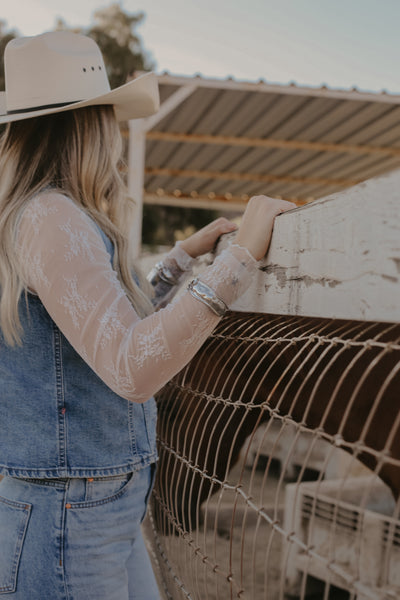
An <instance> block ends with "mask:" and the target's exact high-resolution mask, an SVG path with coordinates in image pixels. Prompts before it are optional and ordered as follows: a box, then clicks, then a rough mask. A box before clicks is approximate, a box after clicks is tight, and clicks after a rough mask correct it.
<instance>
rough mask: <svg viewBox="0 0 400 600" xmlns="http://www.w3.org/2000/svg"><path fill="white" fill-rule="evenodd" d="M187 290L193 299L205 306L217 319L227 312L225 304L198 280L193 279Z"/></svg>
mask: <svg viewBox="0 0 400 600" xmlns="http://www.w3.org/2000/svg"><path fill="white" fill-rule="evenodd" d="M187 289H188V290H189V292H190V293H191V294H192V296H193V297H194V298H196V299H197V300H200V302H203V304H206V305H207V306H208V307H209V308H210V309H211V310H212V311H213V312H214V313H215V314H216V315H218V316H219V317H222V316H223V315H224V314H225V313H226V311H227V310H228V307H227V305H226V304H225V302H224V301H223V300H221V298H219V297H218V296H217V294H216V293H215V292H214V290H213V289H212V288H210V287H209V286H208V285H207V284H206V283H203V282H202V281H200V280H199V279H198V278H196V279H193V280H192V281H191V282H190V283H189V285H188V288H187Z"/></svg>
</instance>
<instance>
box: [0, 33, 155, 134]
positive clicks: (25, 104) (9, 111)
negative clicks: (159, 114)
mask: <svg viewBox="0 0 400 600" xmlns="http://www.w3.org/2000/svg"><path fill="white" fill-rule="evenodd" d="M4 65H5V76H6V91H5V92H1V93H0V124H2V123H8V122H10V121H19V120H21V119H28V118H30V117H40V116H42V115H50V114H54V113H58V112H62V111H66V110H71V109H75V108H81V107H83V106H94V105H99V104H112V105H113V106H114V109H115V114H116V117H117V119H118V121H123V120H128V119H136V118H140V117H148V116H149V115H152V114H154V113H155V112H156V111H157V110H158V108H159V95H158V84H157V78H156V76H155V75H154V73H146V74H145V75H141V76H140V77H138V78H137V79H133V80H132V81H129V82H128V83H126V84H125V85H122V86H120V87H118V88H115V89H114V90H110V84H109V82H108V78H107V73H106V69H105V66H104V62H103V57H102V55H101V52H100V49H99V47H98V46H97V44H96V43H95V42H94V41H93V40H92V39H90V38H88V37H85V36H83V35H78V34H76V33H70V32H68V31H53V32H50V33H43V34H42V35H38V36H35V37H25V38H16V39H14V40H11V41H10V42H9V43H8V44H7V46H6V49H5V52H4Z"/></svg>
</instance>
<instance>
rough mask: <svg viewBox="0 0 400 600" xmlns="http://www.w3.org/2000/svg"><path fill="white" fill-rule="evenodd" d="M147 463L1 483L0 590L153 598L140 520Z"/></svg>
mask: <svg viewBox="0 0 400 600" xmlns="http://www.w3.org/2000/svg"><path fill="white" fill-rule="evenodd" d="M154 470H155V468H154V465H150V466H149V467H145V468H143V469H140V470H138V471H135V472H134V473H129V474H127V475H117V476H114V477H103V478H95V479H34V480H27V479H16V478H14V477H5V478H4V479H3V480H2V481H1V482H0V595H4V596H5V597H7V598H10V599H11V598H13V599H15V600H47V599H50V598H51V600H92V599H93V600H158V599H159V597H160V596H159V593H158V589H157V584H156V581H155V578H154V574H153V571H152V568H151V564H150V560H149V556H148V554H147V551H146V548H145V545H144V542H143V538H142V533H141V527H140V524H141V522H142V520H143V518H144V515H145V512H146V505H147V500H148V497H149V494H150V490H151V486H152V482H153V478H154Z"/></svg>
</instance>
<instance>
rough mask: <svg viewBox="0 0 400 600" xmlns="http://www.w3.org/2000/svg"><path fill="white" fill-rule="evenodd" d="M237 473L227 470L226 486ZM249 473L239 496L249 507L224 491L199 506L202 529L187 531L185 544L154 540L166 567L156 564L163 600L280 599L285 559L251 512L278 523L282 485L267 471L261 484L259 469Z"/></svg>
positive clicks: (274, 536)
mask: <svg viewBox="0 0 400 600" xmlns="http://www.w3.org/2000/svg"><path fill="white" fill-rule="evenodd" d="M239 470H240V466H237V467H236V468H234V469H233V470H232V471H231V473H230V480H231V481H237V480H238V479H239ZM251 473H252V472H251V470H250V469H245V471H244V473H243V477H242V479H243V483H242V489H243V490H244V492H245V495H249V494H251V500H250V502H251V505H250V506H249V505H248V504H247V503H246V501H245V498H244V497H243V496H242V495H241V494H240V493H239V494H238V493H237V492H236V491H233V490H225V491H224V492H223V493H222V494H215V495H214V496H212V497H211V499H210V500H209V501H208V502H206V503H205V505H203V513H204V517H205V518H204V524H203V526H202V527H201V529H200V530H198V531H196V532H193V535H192V540H190V541H191V543H186V544H185V543H183V541H182V538H180V537H172V536H171V537H164V538H162V539H161V540H160V542H161V544H162V546H163V547H164V550H165V553H166V555H167V556H168V560H169V562H170V570H168V568H166V566H165V561H163V564H162V561H159V564H162V566H161V569H162V572H163V575H164V578H165V579H166V581H167V585H168V593H165V595H164V598H166V599H167V598H173V599H174V600H181V599H183V598H191V599H193V600H195V599H196V600H226V599H229V598H241V599H242V600H245V599H247V600H263V599H267V598H268V600H275V599H277V600H278V599H279V598H280V597H282V598H283V595H281V591H282V590H283V586H282V585H281V577H282V572H284V570H283V569H282V565H283V563H284V561H285V556H284V546H283V540H282V535H281V534H280V533H279V532H278V531H276V530H274V528H273V527H272V525H271V524H270V523H268V522H266V520H265V519H264V518H261V517H260V516H259V514H258V513H257V511H256V510H255V507H258V508H261V507H263V510H264V512H265V513H266V514H267V515H268V517H269V518H270V519H271V520H273V521H274V522H275V523H276V524H279V522H280V521H281V519H282V514H283V502H284V483H283V481H282V480H281V478H280V477H279V469H275V470H274V469H272V470H271V469H270V470H269V473H268V480H267V481H264V470H262V469H259V470H257V471H256V472H254V474H253V477H251ZM147 532H148V533H147V535H148V537H149V538H150V539H151V538H152V533H151V525H150V523H147ZM187 541H188V542H189V540H187ZM156 554H158V552H157V551H156ZM156 569H157V566H156ZM171 571H173V572H174V574H175V579H174V576H173V575H171ZM267 590H268V595H267Z"/></svg>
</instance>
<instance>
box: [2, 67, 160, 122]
mask: <svg viewBox="0 0 400 600" xmlns="http://www.w3.org/2000/svg"><path fill="white" fill-rule="evenodd" d="M3 95H4V96H5V92H3ZM101 104H111V105H113V106H114V109H115V115H116V118H117V120H118V121H128V120H130V119H140V118H143V117H149V116H150V115H153V114H154V113H155V112H157V111H158V109H159V108H160V98H159V93H158V83H157V77H156V75H155V74H154V73H145V74H144V75H140V76H139V77H137V78H136V79H132V81H129V82H128V83H125V84H124V85H121V86H120V87H118V88H115V89H114V90H111V91H110V92H107V93H105V94H102V95H101V96H96V97H95V98H90V99H89V100H80V101H79V102H72V103H71V104H66V105H65V106H61V107H56V108H54V107H53V108H43V109H40V110H29V109H28V110H27V111H26V112H23V113H21V112H18V113H6V114H0V125H1V124H3V123H11V122H12V121H22V120H23V119H31V118H33V117H42V116H44V115H52V114H55V113H59V112H65V111H67V110H73V109H76V108H83V107H84V106H98V105H101Z"/></svg>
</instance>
